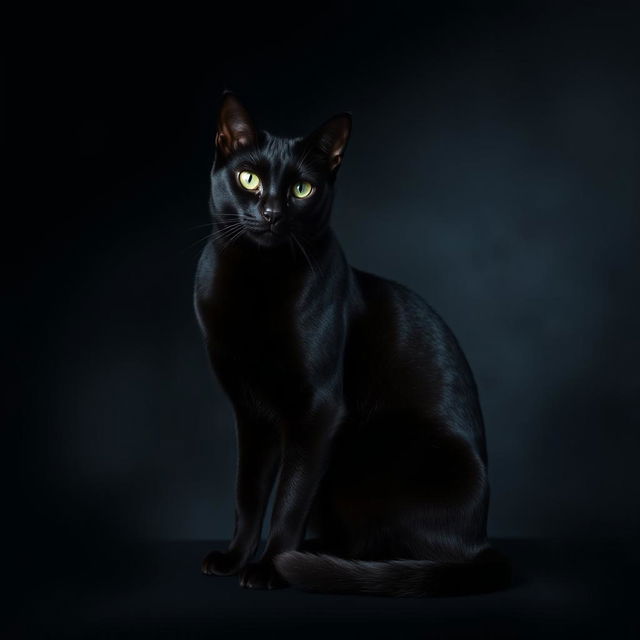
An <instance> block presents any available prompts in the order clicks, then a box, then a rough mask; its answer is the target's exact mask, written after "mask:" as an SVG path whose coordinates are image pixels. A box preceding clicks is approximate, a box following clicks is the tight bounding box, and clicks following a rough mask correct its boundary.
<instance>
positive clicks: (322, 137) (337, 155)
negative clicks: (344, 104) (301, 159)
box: [309, 113, 351, 171]
mask: <svg viewBox="0 0 640 640" xmlns="http://www.w3.org/2000/svg"><path fill="white" fill-rule="evenodd" d="M350 135H351V114H350V113H339V114H338V115H335V116H333V117H332V118H329V120H327V121H326V122H325V123H324V124H322V125H321V126H320V127H318V128H317V129H316V130H315V131H314V132H313V133H312V134H311V136H309V141H310V142H311V143H312V144H314V145H315V146H316V147H317V148H318V150H319V151H320V152H321V153H322V154H323V155H324V156H325V157H326V158H327V162H328V164H329V170H330V171H334V170H336V169H337V168H338V167H339V166H340V163H341V162H342V158H343V156H344V152H345V149H346V148H347V143H348V142H349V136H350Z"/></svg>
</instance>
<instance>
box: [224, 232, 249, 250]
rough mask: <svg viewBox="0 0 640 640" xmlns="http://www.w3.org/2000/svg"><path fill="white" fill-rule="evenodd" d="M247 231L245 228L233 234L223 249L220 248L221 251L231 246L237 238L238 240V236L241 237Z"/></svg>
mask: <svg viewBox="0 0 640 640" xmlns="http://www.w3.org/2000/svg"><path fill="white" fill-rule="evenodd" d="M245 232H246V229H245V228H242V229H240V231H238V232H237V233H236V234H235V235H233V236H232V237H231V238H229V239H228V240H227V241H226V243H225V244H224V245H223V247H222V249H221V250H220V253H222V252H223V251H224V250H225V249H227V248H229V247H230V246H231V245H232V244H233V243H234V242H235V241H236V240H238V238H240V236H241V235H242V234H243V233H245Z"/></svg>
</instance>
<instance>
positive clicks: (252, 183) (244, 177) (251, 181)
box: [238, 171, 260, 191]
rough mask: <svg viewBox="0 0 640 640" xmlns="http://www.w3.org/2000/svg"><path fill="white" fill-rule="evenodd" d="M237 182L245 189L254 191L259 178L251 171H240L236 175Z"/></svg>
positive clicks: (258, 184) (258, 185) (257, 185)
mask: <svg viewBox="0 0 640 640" xmlns="http://www.w3.org/2000/svg"><path fill="white" fill-rule="evenodd" d="M238 182H239V183H240V186H241V187H244V188H245V189H246V190H247V191H256V190H257V189H258V187H260V178H258V176H257V175H256V174H255V173H251V171H241V172H240V174H239V175H238Z"/></svg>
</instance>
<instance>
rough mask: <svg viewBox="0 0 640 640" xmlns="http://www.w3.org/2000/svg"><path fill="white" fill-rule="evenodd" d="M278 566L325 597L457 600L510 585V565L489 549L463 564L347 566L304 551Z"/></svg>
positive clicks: (354, 563) (371, 563) (401, 562)
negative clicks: (451, 597)
mask: <svg viewBox="0 0 640 640" xmlns="http://www.w3.org/2000/svg"><path fill="white" fill-rule="evenodd" d="M274 562H275V565H276V569H277V570H278V571H279V573H280V574H281V575H282V576H283V577H284V578H285V580H287V581H288V582H289V583H290V584H291V585H292V586H294V587H297V588H299V589H303V590H305V591H317V592H323V593H345V594H346V593H354V594H355V593H362V594H371V595H386V596H396V597H420V596H454V595H469V594H473V593H486V592H490V591H497V590H499V589H504V588H506V587H507V586H509V584H510V583H511V567H510V565H509V562H508V560H507V559H506V558H504V556H502V555H501V554H500V553H499V552H497V551H495V550H494V549H490V548H489V549H485V550H484V551H482V552H481V553H480V554H478V555H477V556H476V557H475V558H474V559H472V560H469V561H464V562H449V561H447V562H438V561H433V560H389V561H368V560H348V559H345V558H338V557H335V556H330V555H324V554H315V553H304V552H300V551H288V552H286V553H282V554H280V555H278V556H276V557H275V559H274Z"/></svg>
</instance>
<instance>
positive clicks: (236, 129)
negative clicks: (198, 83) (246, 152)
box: [216, 91, 257, 158]
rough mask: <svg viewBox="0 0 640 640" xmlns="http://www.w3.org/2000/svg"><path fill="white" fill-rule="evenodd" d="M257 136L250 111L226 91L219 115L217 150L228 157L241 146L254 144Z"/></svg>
mask: <svg viewBox="0 0 640 640" xmlns="http://www.w3.org/2000/svg"><path fill="white" fill-rule="evenodd" d="M256 137H257V136H256V129H255V127H254V125H253V121H252V120H251V117H250V116H249V112H248V111H247V110H246V109H245V108H244V107H243V106H242V104H241V103H240V100H238V98H237V97H236V96H235V95H234V94H233V93H231V92H230V91H225V93H224V97H223V98H222V105H221V107H220V113H219V115H218V131H217V133H216V150H217V152H218V153H219V154H220V155H221V156H222V157H223V158H226V157H227V156H229V155H231V154H232V153H233V152H234V151H236V150H237V149H239V148H241V147H249V146H252V145H254V144H255V143H256Z"/></svg>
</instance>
